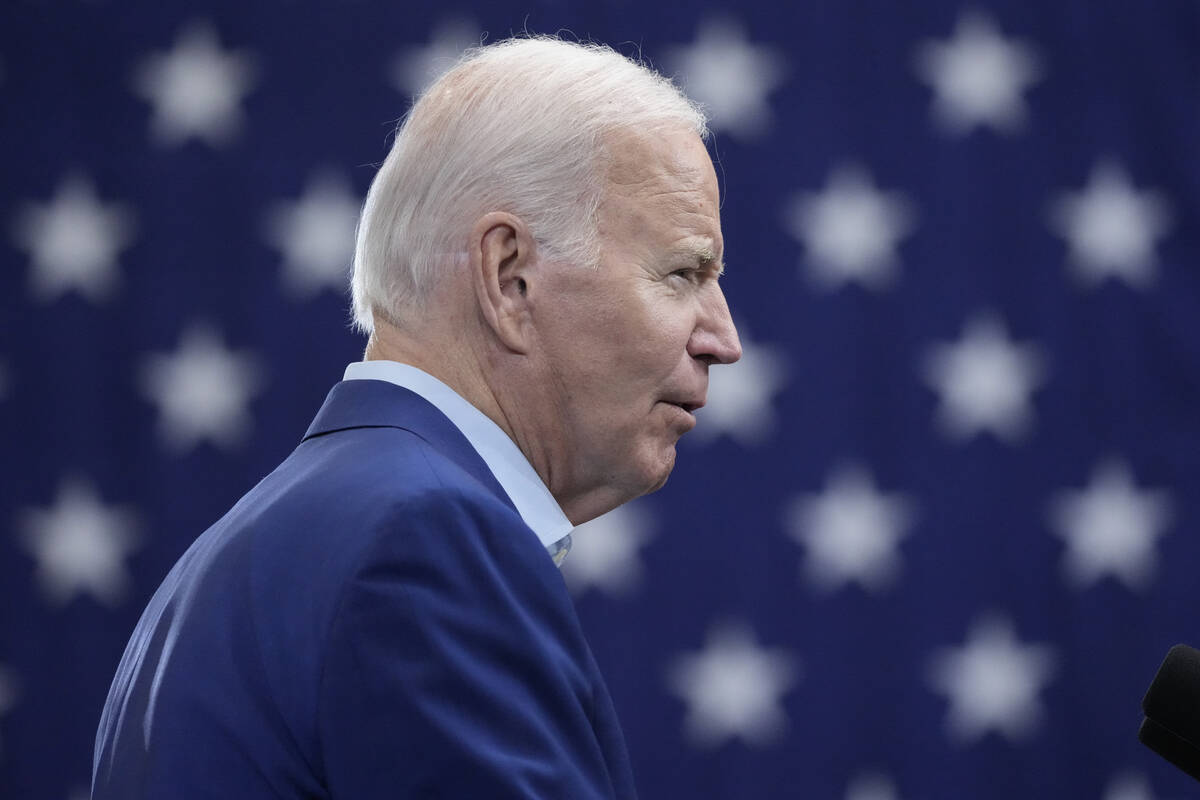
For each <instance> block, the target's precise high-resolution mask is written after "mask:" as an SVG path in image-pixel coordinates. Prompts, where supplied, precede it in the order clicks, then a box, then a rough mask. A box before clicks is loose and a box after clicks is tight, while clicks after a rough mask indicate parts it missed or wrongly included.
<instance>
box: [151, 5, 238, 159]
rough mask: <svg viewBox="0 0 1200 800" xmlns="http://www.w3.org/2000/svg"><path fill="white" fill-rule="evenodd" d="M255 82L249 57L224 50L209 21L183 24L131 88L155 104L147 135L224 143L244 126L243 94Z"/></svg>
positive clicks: (176, 140)
mask: <svg viewBox="0 0 1200 800" xmlns="http://www.w3.org/2000/svg"><path fill="white" fill-rule="evenodd" d="M253 83H254V67H253V63H252V59H251V58H250V56H248V55H246V54H245V53H239V52H234V51H223V50H222V49H221V45H220V42H218V40H217V33H216V30H215V29H214V28H213V26H212V25H211V24H209V23H207V22H193V23H192V24H191V25H188V26H187V27H186V28H184V29H183V30H182V31H181V32H180V34H179V36H178V38H177V39H176V41H175V46H174V48H173V49H172V50H171V51H170V52H168V53H156V54H154V55H151V56H148V57H147V58H146V59H145V60H144V61H143V62H142V63H141V65H140V66H139V67H138V70H137V72H136V74H135V76H134V89H135V91H137V93H138V94H139V95H141V96H142V97H143V98H145V99H146V100H148V101H149V102H150V103H151V104H152V105H153V106H154V118H153V120H152V121H151V127H150V130H151V134H152V135H153V137H154V138H155V139H156V140H157V141H158V142H159V143H160V144H164V145H177V144H181V143H183V142H184V141H186V140H187V139H189V138H192V137H194V138H197V139H201V140H203V141H205V142H207V143H208V144H210V145H212V146H217V145H221V144H225V143H227V142H229V141H230V140H232V139H233V137H234V136H236V135H237V132H238V129H239V128H240V127H241V125H242V109H241V102H242V98H243V97H244V96H245V95H246V94H248V93H249V91H250V89H251V87H252V85H253Z"/></svg>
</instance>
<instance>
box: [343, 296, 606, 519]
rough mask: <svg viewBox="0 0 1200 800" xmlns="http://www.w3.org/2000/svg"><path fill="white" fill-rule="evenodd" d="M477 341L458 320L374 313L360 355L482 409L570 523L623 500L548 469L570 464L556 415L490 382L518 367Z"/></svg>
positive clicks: (596, 515) (525, 396) (503, 385)
mask: <svg viewBox="0 0 1200 800" xmlns="http://www.w3.org/2000/svg"><path fill="white" fill-rule="evenodd" d="M480 339H481V337H478V336H472V335H471V333H470V332H469V331H468V330H467V329H466V326H465V325H461V324H453V323H446V322H443V323H442V324H440V325H439V324H438V323H437V322H433V321H429V320H421V321H420V322H419V323H418V324H414V325H412V326H411V328H410V327H408V326H406V327H400V326H398V325H394V324H392V323H390V322H388V321H387V320H385V319H382V318H380V316H379V315H376V318H375V329H374V331H373V332H372V333H371V338H370V340H369V341H368V342H367V348H366V352H365V353H364V354H363V358H364V359H365V360H367V361H397V362H400V363H402V364H408V365H409V366H413V367H416V368H417V369H420V370H422V371H424V372H427V373H429V374H430V375H432V376H433V377H435V378H437V379H438V380H440V381H441V382H442V383H444V384H446V385H447V386H449V387H450V388H451V389H453V390H454V391H455V392H456V393H457V394H458V395H459V396H460V397H462V398H463V399H464V400H466V401H467V402H468V403H470V404H471V405H473V406H475V408H477V409H479V410H480V411H481V412H483V414H484V415H485V416H487V417H488V419H490V420H492V422H494V423H496V425H497V426H499V428H500V429H501V430H502V431H504V433H505V434H506V435H507V436H508V438H509V439H511V440H512V441H513V443H514V444H516V445H517V448H518V449H519V450H520V451H521V453H522V454H523V455H524V456H525V458H526V459H527V460H528V461H529V463H530V465H532V466H533V469H534V471H535V472H537V474H538V477H540V478H541V479H542V483H544V484H545V485H546V487H547V488H548V489H549V490H550V493H551V494H552V495H553V496H554V499H555V501H556V502H557V503H558V505H559V507H561V508H562V510H563V513H564V514H566V516H567V519H569V520H571V523H572V524H574V525H581V524H583V523H584V522H587V521H588V520H590V519H594V518H595V517H598V516H600V515H601V514H603V513H605V512H607V511H610V510H611V509H613V508H615V507H616V506H618V505H620V504H621V503H623V502H625V501H626V500H628V499H629V498H628V496H626V495H624V494H622V493H621V492H620V491H619V490H616V489H615V487H610V486H598V487H589V488H586V489H583V488H581V487H578V486H575V485H574V480H573V478H574V477H575V476H571V475H568V474H564V473H562V472H561V471H560V470H557V469H555V468H554V464H555V463H556V462H561V463H563V464H567V463H570V460H569V459H565V458H563V456H564V454H563V453H556V452H555V443H556V442H560V441H562V440H563V437H562V436H561V435H559V432H558V431H555V430H554V419H553V418H554V417H555V416H556V415H555V414H554V413H553V410H552V409H544V408H543V409H536V408H533V407H532V404H530V403H529V402H528V400H529V399H530V398H529V394H528V387H526V390H525V392H521V391H517V392H516V393H515V394H514V393H513V392H510V391H508V390H507V389H506V388H505V387H506V386H507V383H505V382H503V381H500V380H496V379H495V378H496V376H497V375H501V374H503V375H516V374H517V373H518V371H519V370H520V365H517V364H513V363H499V362H502V361H504V360H505V359H504V357H502V356H501V357H499V361H498V359H497V354H495V353H489V352H488V351H487V349H486V347H484V346H483V345H482V344H480ZM489 378H491V379H489ZM517 382H518V383H528V380H518V381H517ZM510 388H511V387H510ZM521 397H524V398H525V401H524V402H521V401H520V400H521ZM506 401H512V402H506Z"/></svg>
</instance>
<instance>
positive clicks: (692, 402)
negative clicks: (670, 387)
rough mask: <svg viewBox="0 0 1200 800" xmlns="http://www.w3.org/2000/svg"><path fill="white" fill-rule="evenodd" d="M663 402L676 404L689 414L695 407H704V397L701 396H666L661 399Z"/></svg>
mask: <svg viewBox="0 0 1200 800" xmlns="http://www.w3.org/2000/svg"><path fill="white" fill-rule="evenodd" d="M663 402H664V403H667V404H668V405H672V406H677V407H679V408H682V409H683V410H684V411H686V412H688V413H689V414H691V413H694V412H695V411H696V409H698V408H703V407H704V398H703V397H701V398H690V399H684V398H666V399H664V400H663Z"/></svg>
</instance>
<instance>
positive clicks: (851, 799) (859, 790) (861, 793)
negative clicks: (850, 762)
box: [846, 772, 899, 800]
mask: <svg viewBox="0 0 1200 800" xmlns="http://www.w3.org/2000/svg"><path fill="white" fill-rule="evenodd" d="M898 798H899V795H898V794H896V785H895V784H894V783H893V782H892V781H891V779H890V778H888V777H887V776H885V775H880V774H878V773H873V772H869V773H866V774H863V775H858V776H856V777H855V778H854V780H852V781H851V782H850V785H849V786H847V787H846V800H898Z"/></svg>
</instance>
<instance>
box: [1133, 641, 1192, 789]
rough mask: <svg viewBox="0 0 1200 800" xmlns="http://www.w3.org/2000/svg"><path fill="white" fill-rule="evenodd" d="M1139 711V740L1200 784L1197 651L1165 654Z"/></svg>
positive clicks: (1181, 646)
mask: <svg viewBox="0 0 1200 800" xmlns="http://www.w3.org/2000/svg"><path fill="white" fill-rule="evenodd" d="M1142 711H1143V712H1144V713H1145V715H1146V716H1145V718H1144V719H1143V720H1142V727H1141V728H1139V729H1138V740H1139V741H1141V743H1142V744H1144V745H1146V746H1147V747H1149V748H1150V749H1151V750H1153V751H1154V752H1156V753H1158V754H1159V755H1160V756H1162V757H1163V758H1165V759H1166V760H1167V761H1170V762H1171V763H1172V764H1174V765H1175V766H1177V767H1179V768H1180V769H1181V770H1183V771H1184V772H1186V773H1187V774H1188V775H1191V776H1192V777H1193V778H1195V779H1196V780H1198V781H1200V650H1197V649H1196V648H1194V647H1188V646H1187V645H1186V644H1177V645H1175V646H1174V647H1172V648H1171V649H1170V650H1169V651H1167V657H1166V658H1165V659H1163V663H1162V666H1161V667H1159V668H1158V674H1157V675H1155V676H1154V680H1153V681H1152V682H1151V683H1150V688H1149V689H1147V690H1146V696H1145V697H1143V698H1142Z"/></svg>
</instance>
